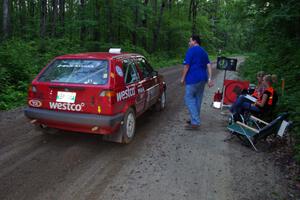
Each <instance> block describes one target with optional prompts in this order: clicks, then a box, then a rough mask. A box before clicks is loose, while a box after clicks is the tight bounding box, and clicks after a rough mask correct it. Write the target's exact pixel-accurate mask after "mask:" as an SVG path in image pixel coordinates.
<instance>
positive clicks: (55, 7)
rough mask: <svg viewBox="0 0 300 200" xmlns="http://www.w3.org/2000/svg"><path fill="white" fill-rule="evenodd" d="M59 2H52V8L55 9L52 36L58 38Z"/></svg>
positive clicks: (53, 0)
mask: <svg viewBox="0 0 300 200" xmlns="http://www.w3.org/2000/svg"><path fill="white" fill-rule="evenodd" d="M57 5H58V0H52V8H53V12H52V31H51V34H52V36H54V37H55V36H56V21H57V16H58V8H57Z"/></svg>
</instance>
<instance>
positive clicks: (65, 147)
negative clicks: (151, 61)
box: [0, 58, 289, 200]
mask: <svg viewBox="0 0 300 200" xmlns="http://www.w3.org/2000/svg"><path fill="white" fill-rule="evenodd" d="M242 61H243V59H242V58H239V62H242ZM181 70H182V68H181V66H174V67H170V68H165V69H162V70H161V71H160V72H161V73H162V74H163V75H164V76H165V80H166V82H167V87H168V89H167V100H168V102H167V108H166V109H165V110H164V111H163V112H154V111H148V112H147V113H145V114H144V115H142V116H141V117H140V118H138V124H137V132H136V137H135V139H134V140H133V142H132V143H131V144H129V145H120V144H114V143H108V142H104V141H102V139H101V137H100V136H97V135H88V134H80V133H71V132H65V131H56V132H55V133H54V134H52V135H46V134H43V133H42V132H40V131H37V130H36V129H35V128H34V126H33V125H31V124H30V123H28V121H27V119H26V118H25V117H24V115H23V112H22V108H19V109H15V110H11V111H6V112H0V199H1V200H4V199H18V200H19V199H30V200H34V199H55V200H57V199H62V200H74V199H99V200H111V199H114V200H135V199H141V200H147V199H153V200H169V199H176V200H177V199H178V200H185V199H188V200H206V199H208V200H210V199H211V200H222V199H228V200H235V199H236V200H248V199H249V200H269V199H270V200H271V199H272V200H274V199H289V197H288V192H287V191H288V188H287V184H286V181H285V178H284V175H283V173H282V172H281V171H280V170H279V169H278V168H277V167H276V166H275V165H274V162H273V161H272V159H271V158H270V155H269V154H268V153H267V152H259V153H257V152H254V151H252V150H251V149H249V148H247V147H245V146H242V145H241V144H240V142H239V141H238V140H235V139H233V140H231V141H229V142H224V141H223V140H224V139H225V138H226V137H227V136H228V132H227V130H226V128H225V127H226V118H227V117H226V116H224V115H221V114H220V110H217V109H214V108H212V107H211V102H212V95H213V93H214V92H215V91H216V90H217V88H218V87H221V86H222V81H223V72H217V71H216V70H214V80H215V81H216V85H215V86H214V87H213V88H210V89H208V88H206V91H205V97H204V102H203V109H202V113H201V118H202V125H201V128H200V130H198V131H186V130H184V123H185V120H186V119H188V113H187V111H186V108H185V106H184V102H183V95H184V87H181V86H180V84H179V80H180V74H181ZM229 76H235V74H234V73H229Z"/></svg>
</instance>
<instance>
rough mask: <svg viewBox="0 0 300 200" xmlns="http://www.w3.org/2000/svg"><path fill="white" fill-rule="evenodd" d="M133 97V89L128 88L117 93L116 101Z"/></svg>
mask: <svg viewBox="0 0 300 200" xmlns="http://www.w3.org/2000/svg"><path fill="white" fill-rule="evenodd" d="M134 95H135V88H134V87H130V88H127V89H126V90H123V91H121V92H118V93H117V101H123V100H125V99H128V98H130V97H132V96H134Z"/></svg>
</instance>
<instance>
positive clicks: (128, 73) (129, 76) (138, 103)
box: [123, 59, 145, 114]
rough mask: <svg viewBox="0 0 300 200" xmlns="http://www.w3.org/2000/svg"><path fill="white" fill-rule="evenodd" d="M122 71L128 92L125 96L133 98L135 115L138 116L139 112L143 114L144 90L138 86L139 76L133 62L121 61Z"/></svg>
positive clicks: (128, 60)
mask: <svg viewBox="0 0 300 200" xmlns="http://www.w3.org/2000/svg"><path fill="white" fill-rule="evenodd" d="M123 71H124V81H125V84H126V90H127V91H128V92H125V94H126V95H127V93H128V94H130V95H132V97H133V98H134V103H135V107H136V112H137V114H140V113H141V112H143V109H144V105H145V97H144V96H145V90H144V89H143V87H142V85H141V84H140V80H141V79H140V75H139V73H138V71H137V68H136V65H135V63H134V62H133V60H131V59H126V60H124V61H123ZM133 88H134V89H133ZM133 93H134V94H133Z"/></svg>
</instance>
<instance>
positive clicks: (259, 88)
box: [230, 71, 265, 114]
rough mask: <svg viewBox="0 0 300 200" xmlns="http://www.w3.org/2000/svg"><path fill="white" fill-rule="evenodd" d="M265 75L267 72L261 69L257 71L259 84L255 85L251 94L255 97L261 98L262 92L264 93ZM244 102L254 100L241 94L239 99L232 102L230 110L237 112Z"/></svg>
mask: <svg viewBox="0 0 300 200" xmlns="http://www.w3.org/2000/svg"><path fill="white" fill-rule="evenodd" d="M264 76H265V72H263V71H259V72H257V73H256V78H257V86H256V87H255V90H254V92H253V94H252V95H251V96H253V97H255V98H256V99H259V98H261V96H262V94H263V93H264V90H265V87H264V85H263V83H262V82H263V77H264ZM244 102H250V103H251V102H252V101H250V100H249V99H247V98H246V97H245V96H244V95H240V96H239V97H238V98H237V100H236V101H235V102H234V103H233V104H232V106H231V108H230V111H231V112H232V113H233V114H235V113H238V112H239V111H238V108H240V107H241V105H242V104H243V103H244Z"/></svg>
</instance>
